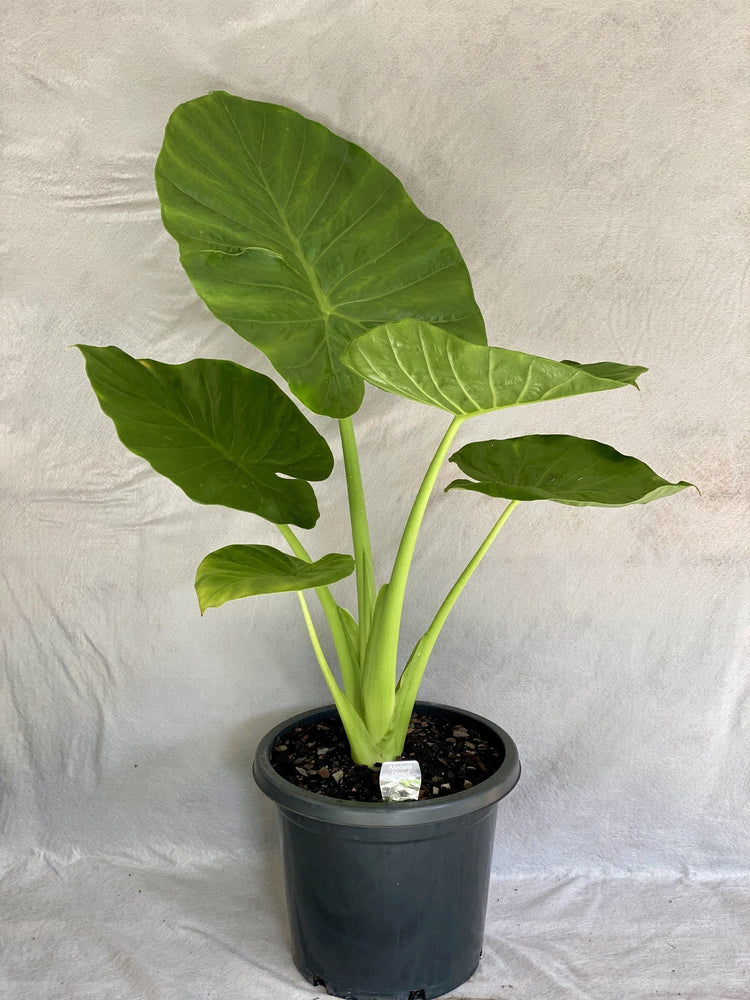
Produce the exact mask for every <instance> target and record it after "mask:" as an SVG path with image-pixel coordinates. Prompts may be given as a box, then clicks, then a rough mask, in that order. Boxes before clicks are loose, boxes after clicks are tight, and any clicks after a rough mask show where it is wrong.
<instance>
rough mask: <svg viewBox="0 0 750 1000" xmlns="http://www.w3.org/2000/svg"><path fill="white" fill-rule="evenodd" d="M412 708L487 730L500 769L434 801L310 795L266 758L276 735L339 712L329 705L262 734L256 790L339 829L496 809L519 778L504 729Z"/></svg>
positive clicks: (464, 714)
mask: <svg viewBox="0 0 750 1000" xmlns="http://www.w3.org/2000/svg"><path fill="white" fill-rule="evenodd" d="M414 707H415V708H424V709H430V710H434V711H437V712H439V713H446V714H450V715H452V716H459V717H461V718H463V719H468V720H469V721H471V722H473V723H478V724H479V725H481V726H484V727H485V728H487V729H489V730H490V731H491V732H492V733H493V734H494V735H495V736H496V737H497V738H498V739H499V740H500V742H501V743H502V744H503V746H504V748H505V757H504V758H503V762H502V764H501V765H500V767H499V768H498V769H497V771H495V773H494V774H491V775H490V777H489V778H485V779H484V781H481V782H479V784H477V785H474V786H473V787H472V788H467V789H465V790H464V791H462V792H455V793H453V794H452V795H446V796H444V797H442V798H437V799H422V800H421V801H408V802H388V803H385V802H353V801H349V800H347V799H334V798H331V797H330V796H328V795H321V794H320V793H318V792H308V791H306V790H305V789H303V788H298V787H297V786H296V785H293V784H292V783H291V782H289V781H287V780H286V778H282V777H281V775H280V774H278V773H277V772H276V771H275V770H274V768H273V767H272V766H271V760H270V757H271V749H272V747H273V744H274V742H275V740H276V738H277V736H279V735H280V734H281V733H282V732H284V731H285V730H287V729H291V728H292V727H293V726H296V725H298V724H299V723H300V722H302V721H304V720H313V719H315V718H325V717H327V716H335V715H336V714H337V712H336V708H335V707H334V706H333V705H324V706H321V707H320V708H314V709H308V710H307V711H306V712H300V713H299V714H298V715H295V716H292V717H291V718H289V719H285V720H284V721H283V722H280V723H279V724H278V725H277V726H274V728H273V729H271V730H270V731H269V732H268V733H266V735H265V736H264V737H263V739H262V740H261V741H260V743H259V744H258V749H257V750H256V753H255V760H254V762H253V777H254V778H255V781H256V783H257V785H258V787H259V788H260V790H261V791H262V792H263V793H264V794H265V795H267V796H268V797H269V798H270V799H273V801H274V802H276V804H277V805H278V806H279V807H280V808H282V809H285V810H288V811H289V812H293V813H296V814H297V815H300V816H306V817H308V818H310V819H317V820H323V821H325V822H328V823H334V824H337V825H341V826H363V827H404V826H420V825H422V824H426V823H434V822H436V821H438V820H448V819H453V818H456V817H459V816H466V815H469V814H470V813H473V812H477V811H478V810H480V809H485V808H488V807H490V806H493V805H495V804H496V803H497V802H499V800H500V799H501V798H503V797H504V796H506V795H507V794H508V793H509V792H511V791H512V790H513V788H515V786H516V784H517V782H518V779H519V777H520V775H521V764H520V761H519V759H518V749H517V747H516V744H515V743H514V742H513V740H512V739H511V737H510V736H509V735H508V734H507V733H506V732H505V730H504V729H501V728H500V726H498V725H496V724H495V723H494V722H491V721H490V720H489V719H486V718H484V716H482V715H476V714H475V713H474V712H469V711H467V710H466V709H463V708H455V707H454V706H452V705H441V704H437V703H436V702H431V701H417V702H416V703H415V706H414Z"/></svg>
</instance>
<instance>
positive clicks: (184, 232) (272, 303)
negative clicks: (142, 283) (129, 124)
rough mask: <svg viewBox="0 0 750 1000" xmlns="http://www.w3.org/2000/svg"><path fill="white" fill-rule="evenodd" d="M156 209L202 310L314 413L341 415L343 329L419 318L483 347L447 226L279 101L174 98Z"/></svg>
mask: <svg viewBox="0 0 750 1000" xmlns="http://www.w3.org/2000/svg"><path fill="white" fill-rule="evenodd" d="M156 185H157V190H158V193H159V198H160V200H161V205H162V218H163V221H164V225H165V226H166V228H167V229H168V231H169V232H170V233H171V234H172V236H174V238H175V239H176V240H177V242H178V243H179V246H180V259H181V261H182V264H183V266H184V268H185V270H186V272H187V274H188V277H189V278H190V280H191V281H192V283H193V285H194V287H195V289H196V291H197V292H198V294H199V295H200V296H201V298H203V300H204V301H205V302H206V304H207V306H208V307H209V309H210V310H211V311H212V312H213V313H214V315H215V316H217V317H218V318H219V319H220V320H222V321H223V322H225V323H227V324H229V326H231V327H232V328H233V329H234V330H236V331H237V333H239V334H240V336H242V337H244V338H245V339H246V340H249V341H250V342H251V343H253V344H255V345H256V346H257V347H258V348H259V349H260V350H261V351H263V352H264V353H265V354H266V355H267V357H268V358H269V359H270V361H271V362H272V364H273V365H274V366H275V367H276V369H277V370H278V371H279V372H280V373H281V374H282V375H283V377H284V378H285V379H286V380H287V382H288V383H289V386H290V388H291V390H292V392H294V393H295V395H297V396H298V397H299V398H300V399H301V400H302V401H303V402H304V403H305V404H306V405H307V406H309V407H310V409H312V410H314V411H316V412H318V413H325V414H328V415H329V416H332V417H344V416H347V415H349V414H351V413H353V412H354V411H355V410H357V409H358V407H359V405H360V403H361V401H362V396H363V392H364V387H363V385H362V380H361V379H360V378H359V377H358V376H357V375H356V374H355V373H354V372H352V371H351V369H349V368H346V367H345V366H344V365H342V364H341V363H340V361H339V358H340V355H341V353H342V351H343V350H344V348H345V347H346V345H347V344H348V343H349V341H350V340H351V339H352V337H356V336H358V335H359V334H361V333H362V332H364V331H365V330H367V329H369V328H371V327H373V326H376V325H378V324H380V323H383V322H386V321H388V320H397V319H402V318H404V317H406V316H417V317H420V318H422V319H427V320H429V321H430V322H432V323H436V324H440V325H441V326H445V327H446V328H447V329H450V330H451V331H452V332H453V333H454V334H455V335H456V336H458V337H461V338H465V339H466V340H470V341H472V342H475V343H485V342H486V336H485V333H484V324H483V321H482V317H481V314H480V312H479V309H478V307H477V305H476V302H475V301H474V295H473V292H472V288H471V281H470V279H469V274H468V271H467V269H466V265H465V264H464V262H463V259H462V258H461V255H460V253H459V251H458V248H457V247H456V244H455V242H454V240H453V238H452V236H451V235H450V233H448V231H447V230H446V229H445V228H444V227H443V226H441V225H440V224H439V223H438V222H434V221H432V220H431V219H428V218H427V217H426V216H425V215H423V214H422V213H421V212H420V211H419V209H418V208H417V207H416V206H415V205H414V203H413V202H412V201H411V199H410V198H409V196H408V195H407V194H406V192H405V191H404V188H403V186H402V185H401V182H400V181H399V180H398V179H397V178H396V177H395V176H394V175H393V174H392V173H391V172H390V171H389V170H387V169H386V168H385V167H384V166H383V165H382V164H380V163H379V162H378V161H377V160H375V159H374V158H373V157H372V156H370V155H369V154H368V153H367V152H365V151H364V150H363V149H361V148H360V147H359V146H357V145H355V144H354V143H351V142H348V141H347V140H346V139H343V138H342V137H340V136H338V135H335V134H334V133H333V132H330V131H329V130H328V129H327V128H325V127H324V126H323V125H319V124H318V123H317V122H313V121H310V120H309V119H307V118H304V117H303V116H302V115H300V114H298V113H297V112H295V111H292V110H290V109H289V108H284V107H280V106H278V105H274V104H264V103H260V102H257V101H247V100H244V99H242V98H239V97H234V96H232V95H231V94H226V93H223V92H221V91H215V92H213V93H210V94H208V95H206V96H204V97H200V98H197V99H196V100H193V101H188V102H187V103H186V104H182V105H180V106H179V107H178V108H177V109H176V110H175V111H174V112H173V114H172V116H171V118H170V119H169V123H168V125H167V129H166V133H165V137H164V144H163V146H162V150H161V153H160V155H159V159H158V162H157V165H156Z"/></svg>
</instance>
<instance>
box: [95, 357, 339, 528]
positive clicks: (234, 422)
mask: <svg viewBox="0 0 750 1000" xmlns="http://www.w3.org/2000/svg"><path fill="white" fill-rule="evenodd" d="M78 346H79V348H80V350H81V352H82V354H83V356H84V358H85V359H86V373H87V375H88V377H89V381H90V382H91V385H92V387H93V389H94V392H95V393H96V395H97V397H98V399H99V404H100V406H101V408H102V409H103V410H104V412H105V413H106V414H107V416H108V417H111V419H112V420H113V421H114V424H115V427H116V429H117V434H118V436H119V438H120V440H121V441H122V443H123V444H124V445H125V447H126V448H129V449H130V450H131V451H132V452H135V454H136V455H140V456H141V457H142V458H145V459H146V461H147V462H150V463H151V465H152V466H153V467H154V469H156V471H157V472H160V473H161V474H162V475H163V476H166V477H167V478H168V479H171V480H172V482H173V483H176V484H177V486H179V487H180V489H182V490H184V492H185V493H187V495H188V496H189V497H190V499H191V500H195V501H196V502H197V503H205V504H222V505H223V506H224V507H233V508H235V509H236V510H245V511H250V512H251V513H253V514H259V515H260V516H261V517H264V518H266V520H268V521H273V522H275V523H277V524H288V523H291V524H297V525H299V526H300V527H302V528H311V527H312V526H313V525H314V524H315V522H316V521H317V519H318V504H317V501H316V499H315V494H314V493H313V490H312V487H311V486H310V484H309V482H306V480H310V479H312V480H319V479H326V478H327V477H328V476H329V475H330V474H331V470H332V469H333V455H332V454H331V450H330V448H329V447H328V444H327V443H326V441H325V438H323V437H321V435H320V434H319V433H318V432H317V431H316V430H315V428H314V427H313V426H312V424H311V423H310V422H309V421H308V420H307V418H306V417H305V416H304V415H303V414H302V413H301V412H300V410H299V409H298V408H297V406H296V405H295V404H294V403H293V402H292V400H291V399H289V397H288V396H287V395H286V394H285V393H284V392H282V390H281V389H279V387H278V386H277V385H276V384H275V383H274V382H273V381H272V380H271V379H269V378H267V377H266V376H265V375H261V374H260V373H258V372H253V371H250V370H249V369H247V368H243V367H242V366H241V365H236V364H234V363H233V362H231V361H211V360H208V359H205V358H199V359H197V360H195V361H188V362H187V364H182V365H166V364H162V363H160V362H158V361H150V360H147V359H146V360H136V359H135V358H131V357H130V355H129V354H126V353H125V352H124V351H121V350H120V349H119V348H117V347H87V346H85V345H81V344H79V345H78ZM289 477H293V478H289Z"/></svg>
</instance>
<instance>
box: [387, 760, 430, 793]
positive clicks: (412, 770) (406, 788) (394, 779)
mask: <svg viewBox="0 0 750 1000" xmlns="http://www.w3.org/2000/svg"><path fill="white" fill-rule="evenodd" d="M421 785H422V772H421V771H420V769H419V761H416V760H386V761H384V762H383V764H382V765H381V768H380V794H381V795H382V796H383V799H384V801H385V802H404V801H406V799H418V798H419V789H420V787H421Z"/></svg>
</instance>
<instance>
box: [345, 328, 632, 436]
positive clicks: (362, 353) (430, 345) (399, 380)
mask: <svg viewBox="0 0 750 1000" xmlns="http://www.w3.org/2000/svg"><path fill="white" fill-rule="evenodd" d="M341 360H342V361H343V362H344V364H346V365H348V366H349V367H350V368H351V369H352V371H355V372H357V374H358V375H361V376H362V378H364V379H366V380H367V381H368V382H371V383H372V384H373V385H376V386H377V387H378V388H379V389H384V390H385V391H386V392H394V393H396V394H397V395H399V396H405V397H406V398H407V399H414V400H416V401H417V402H420V403H427V404H428V405H430V406H437V407H439V408H440V409H441V410H447V411H448V412H449V413H454V414H456V415H458V416H465V417H470V416H476V415H477V414H479V413H488V412H490V411H491V410H500V409H504V408H505V407H508V406H522V405H523V404H525V403H538V402H541V401H542V400H545V399H562V398H563V397H565V396H577V395H580V394H582V393H586V392H601V391H602V390H604V389H619V388H621V387H622V386H624V385H635V379H636V377H637V376H638V375H639V374H640V373H641V372H644V371H646V369H645V368H635V367H628V366H625V365H617V364H614V363H612V362H600V363H598V364H593V365H579V364H576V363H575V362H571V361H551V360H550V359H549V358H540V357H537V356H536V355H534V354H523V353H522V352H521V351H507V350H505V349H504V348H502V347H488V346H486V345H484V344H469V343H466V342H465V341H463V340H459V338H458V337H454V336H452V335H451V334H450V333H448V332H447V331H445V330H441V329H440V328H439V327H436V326H432V325H430V324H429V323H423V322H420V321H418V320H413V319H405V320H402V321H401V322H400V323H386V324H384V325H383V326H379V327H377V328H376V329H374V330H370V331H369V332H368V333H365V334H363V335H362V336H361V337H358V338H357V339H356V340H354V341H352V343H351V344H350V345H349V347H347V349H346V351H345V352H344V354H343V356H342V359H341Z"/></svg>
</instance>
